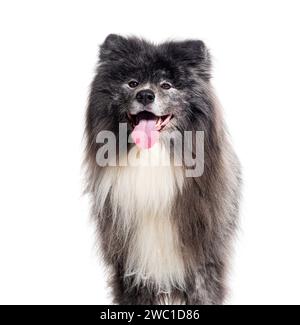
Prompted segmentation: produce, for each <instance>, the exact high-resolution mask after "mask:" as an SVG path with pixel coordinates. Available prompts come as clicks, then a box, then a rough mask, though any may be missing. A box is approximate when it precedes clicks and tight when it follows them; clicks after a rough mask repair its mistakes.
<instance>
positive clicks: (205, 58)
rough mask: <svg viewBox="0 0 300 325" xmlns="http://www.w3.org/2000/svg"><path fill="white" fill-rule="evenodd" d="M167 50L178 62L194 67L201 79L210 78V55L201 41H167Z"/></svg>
mask: <svg viewBox="0 0 300 325" xmlns="http://www.w3.org/2000/svg"><path fill="white" fill-rule="evenodd" d="M167 51H168V55H169V56H170V57H172V58H173V60H175V61H176V62H178V63H179V64H183V65H185V66H188V67H191V68H195V71H196V72H198V73H199V75H201V77H202V78H203V79H207V80H208V79H210V71H211V56H210V53H209V50H208V49H207V47H206V46H205V44H204V42H203V41H200V40H187V41H182V42H170V43H167Z"/></svg>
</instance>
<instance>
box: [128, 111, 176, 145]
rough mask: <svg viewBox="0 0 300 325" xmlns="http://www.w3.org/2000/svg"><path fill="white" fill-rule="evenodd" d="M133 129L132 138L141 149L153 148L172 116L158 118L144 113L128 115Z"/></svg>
mask: <svg viewBox="0 0 300 325" xmlns="http://www.w3.org/2000/svg"><path fill="white" fill-rule="evenodd" d="M127 116H128V120H129V122H130V124H131V126H132V128H133V131H132V133H131V136H132V138H133V140H134V142H135V144H136V145H137V146H138V147H139V148H141V149H149V148H151V147H152V146H153V145H154V144H155V143H156V142H157V141H158V138H159V133H160V132H161V131H162V130H163V129H164V128H165V127H166V125H168V123H169V122H170V120H171V118H172V114H168V115H162V116H157V115H155V114H153V113H150V112H147V111H144V112H140V113H138V114H135V115H134V114H127Z"/></svg>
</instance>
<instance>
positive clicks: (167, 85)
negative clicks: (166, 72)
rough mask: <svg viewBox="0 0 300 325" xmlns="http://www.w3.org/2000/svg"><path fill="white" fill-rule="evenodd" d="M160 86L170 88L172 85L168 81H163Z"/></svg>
mask: <svg viewBox="0 0 300 325" xmlns="http://www.w3.org/2000/svg"><path fill="white" fill-rule="evenodd" d="M160 86H161V88H162V89H170V88H171V87H172V86H171V84H169V83H168V82H163V83H162V84H161V85H160Z"/></svg>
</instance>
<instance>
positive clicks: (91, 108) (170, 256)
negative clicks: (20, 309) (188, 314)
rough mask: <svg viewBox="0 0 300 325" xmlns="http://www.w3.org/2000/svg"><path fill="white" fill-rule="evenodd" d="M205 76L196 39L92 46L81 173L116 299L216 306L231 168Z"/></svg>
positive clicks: (229, 225) (231, 227) (234, 193)
mask: <svg viewBox="0 0 300 325" xmlns="http://www.w3.org/2000/svg"><path fill="white" fill-rule="evenodd" d="M210 78H211V58H210V54H209V51H208V50H207V48H206V46H205V45H204V43H203V42H202V41H200V40H187V41H177V42H173V41H170V42H166V43H163V44H159V45H156V44H151V43H149V42H147V41H145V40H142V39H138V38H135V37H129V38H125V37H122V36H119V35H109V36H108V37H107V38H106V40H105V41H104V43H103V44H102V45H101V47H100V55H99V64H98V67H97V73H96V76H95V78H94V81H93V83H92V86H91V92H90V98H89V105H88V108H87V114H86V139H87V146H86V167H87V174H86V176H87V177H86V178H87V191H88V192H89V193H90V194H91V197H92V203H93V206H92V214H93V216H94V218H95V220H96V222H97V230H98V234H99V242H100V243H101V252H102V254H103V258H104V260H105V262H106V264H107V266H109V270H110V274H111V278H110V284H111V287H112V289H113V296H114V301H115V303H118V304H161V303H181V304H221V303H222V302H223V301H224V297H225V293H226V270H227V261H228V257H229V256H230V252H231V242H232V238H233V235H234V233H235V230H236V225H237V219H238V206H239V192H240V190H239V189H240V168H239V163H238V160H237V158H236V156H235V154H234V152H233V150H232V148H231V145H230V143H229V141H228V136H227V133H226V129H225V126H224V123H223V120H222V114H221V113H222V112H221V109H220V106H219V104H218V101H217V99H216V97H215V95H214V91H213V89H212V86H211V84H210ZM198 131H199V132H202V133H201V134H202V137H197V132H198ZM188 132H189V133H188ZM185 134H187V135H191V138H190V139H189V141H186V140H185ZM111 136H114V140H111V139H110V137H111ZM105 137H106V138H107V139H104V138H105ZM200 140H201V141H200ZM199 141H200V142H199ZM184 147H185V148H184ZM201 148H202V149H203V150H198V149H201ZM182 151H184V154H182ZM189 153H190V154H191V156H190V159H189V160H188V159H186V158H187V157H188V155H189ZM197 155H198V156H201V157H200V158H201V159H200V160H199V159H198V160H197V159H196V158H197V157H196V156H197ZM129 156H130V157H131V159H128V157H129ZM132 158H134V159H132ZM171 158H172V159H171ZM128 160H130V161H131V162H130V163H128ZM153 161H154V162H156V163H153ZM166 161H168V162H170V163H169V164H167V163H165V162H166ZM195 161H198V162H199V164H198V166H194V167H195V168H194V169H193V168H192V167H193V166H192V164H191V163H190V162H195ZM149 162H150V163H149ZM157 162H158V163H157ZM195 164H196V163H195ZM199 166H200V167H201V168H200V169H199ZM196 167H197V168H196ZM195 170H198V172H194V173H193V171H195ZM199 170H201V171H200V172H199Z"/></svg>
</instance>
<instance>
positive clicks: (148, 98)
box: [135, 89, 155, 106]
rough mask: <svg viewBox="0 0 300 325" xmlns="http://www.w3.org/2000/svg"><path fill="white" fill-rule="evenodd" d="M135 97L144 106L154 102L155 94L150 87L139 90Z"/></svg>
mask: <svg viewBox="0 0 300 325" xmlns="http://www.w3.org/2000/svg"><path fill="white" fill-rule="evenodd" d="M135 98H136V100H137V101H138V102H139V103H142V104H143V105H144V106H146V105H148V104H150V103H153V102H154V99H155V94H154V92H153V91H152V90H151V89H145V90H141V91H139V92H138V93H137V94H136V96H135Z"/></svg>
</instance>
